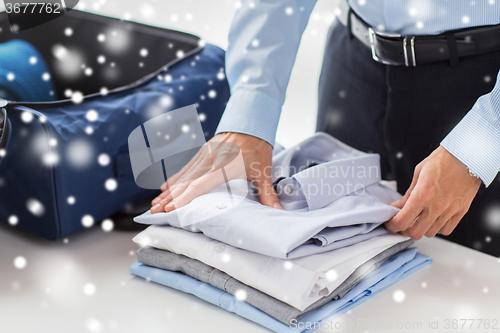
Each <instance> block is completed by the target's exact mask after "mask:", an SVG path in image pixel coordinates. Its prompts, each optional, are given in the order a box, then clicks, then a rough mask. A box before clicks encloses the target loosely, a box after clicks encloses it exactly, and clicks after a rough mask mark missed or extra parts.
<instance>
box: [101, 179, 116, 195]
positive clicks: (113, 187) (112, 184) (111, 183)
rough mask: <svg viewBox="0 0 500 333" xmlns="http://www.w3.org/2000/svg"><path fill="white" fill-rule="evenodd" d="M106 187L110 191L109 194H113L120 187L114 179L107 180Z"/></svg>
mask: <svg viewBox="0 0 500 333" xmlns="http://www.w3.org/2000/svg"><path fill="white" fill-rule="evenodd" d="M104 187H105V188H106V190H108V191H109V192H113V191H114V190H116V189H117V187H118V182H117V181H116V179H113V178H109V179H107V180H106V181H105V182H104Z"/></svg>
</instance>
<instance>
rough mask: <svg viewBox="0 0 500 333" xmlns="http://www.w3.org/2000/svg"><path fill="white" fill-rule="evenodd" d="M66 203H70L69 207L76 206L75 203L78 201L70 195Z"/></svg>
mask: <svg viewBox="0 0 500 333" xmlns="http://www.w3.org/2000/svg"><path fill="white" fill-rule="evenodd" d="M66 202H67V203H68V205H74V204H75V202H76V199H75V197H74V196H72V195H70V196H69V197H68V198H67V199H66Z"/></svg>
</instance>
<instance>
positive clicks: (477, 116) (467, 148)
mask: <svg viewBox="0 0 500 333" xmlns="http://www.w3.org/2000/svg"><path fill="white" fill-rule="evenodd" d="M441 146H443V147H444V148H445V149H446V150H448V151H449V152H450V153H451V154H452V155H453V156H455V157H456V158H458V159H459V160H460V161H461V162H462V163H464V164H465V165H466V166H468V167H469V168H470V169H471V170H472V171H474V172H475V173H476V175H478V176H479V178H481V180H482V181H483V183H484V184H485V185H486V186H489V185H490V184H491V183H492V182H493V180H494V179H495V177H496V175H497V173H498V171H499V170H500V72H499V74H498V77H497V81H496V84H495V87H494V88H493V90H492V91H491V92H490V93H489V94H486V95H483V96H481V97H480V98H479V99H478V100H477V102H476V104H474V106H473V107H472V109H471V110H470V111H469V112H468V113H467V114H466V115H465V117H464V118H463V119H462V120H461V121H460V122H459V123H458V124H457V126H455V128H454V129H453V130H452V131H451V132H450V133H449V134H448V135H447V136H446V137H445V138H444V139H443V141H442V142H441Z"/></svg>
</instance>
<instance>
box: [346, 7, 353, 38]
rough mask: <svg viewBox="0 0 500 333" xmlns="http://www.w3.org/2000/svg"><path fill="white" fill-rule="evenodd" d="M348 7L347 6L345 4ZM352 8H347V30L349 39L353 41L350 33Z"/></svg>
mask: <svg viewBox="0 0 500 333" xmlns="http://www.w3.org/2000/svg"><path fill="white" fill-rule="evenodd" d="M347 5H348V6H349V4H347ZM351 16H352V8H351V6H349V10H348V11H347V30H348V32H349V39H353V38H354V35H353V33H352V19H351Z"/></svg>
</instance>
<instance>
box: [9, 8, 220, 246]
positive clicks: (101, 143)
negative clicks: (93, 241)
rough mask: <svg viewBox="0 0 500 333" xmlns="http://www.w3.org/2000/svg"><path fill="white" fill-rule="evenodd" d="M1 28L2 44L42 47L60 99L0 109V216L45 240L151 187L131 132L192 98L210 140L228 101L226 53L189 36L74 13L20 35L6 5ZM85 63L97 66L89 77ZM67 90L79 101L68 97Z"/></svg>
mask: <svg viewBox="0 0 500 333" xmlns="http://www.w3.org/2000/svg"><path fill="white" fill-rule="evenodd" d="M68 28H70V29H71V31H72V34H71V37H68V35H67V34H65V31H67V29H68ZM0 29H1V30H0V31H3V33H1V34H0V43H3V42H6V41H9V40H12V39H20V40H24V41H27V42H29V43H31V44H32V45H33V46H34V47H35V48H36V49H37V50H38V51H39V52H40V54H41V55H42V56H43V57H44V59H45V60H46V61H47V65H48V67H49V69H50V72H51V74H50V75H51V78H52V81H53V84H54V87H55V94H56V95H57V96H59V100H57V101H55V102H19V101H8V102H5V103H4V104H5V105H3V106H0V107H1V108H2V109H3V111H4V112H6V113H7V115H8V122H9V123H10V131H9V132H10V142H8V144H7V143H6V142H2V144H4V145H6V149H5V151H6V154H5V156H4V157H3V160H2V161H1V164H0V220H2V221H5V222H7V221H9V222H10V223H11V224H17V225H18V226H20V227H22V228H25V229H27V230H30V231H32V232H34V233H36V234H38V235H40V236H42V237H45V238H48V239H58V238H61V237H66V236H68V235H70V234H72V233H74V232H76V231H78V230H80V229H82V228H84V227H85V226H89V225H91V224H92V222H95V223H97V222H99V221H100V220H102V219H104V218H106V217H108V216H109V215H111V214H113V213H115V212H118V211H120V210H122V209H123V208H124V207H125V206H126V205H128V204H131V203H134V202H137V201H139V200H141V199H144V198H147V197H148V196H151V195H153V194H154V193H155V192H154V191H151V190H145V189H142V188H139V187H138V186H137V185H136V184H135V182H134V178H133V175H132V169H131V165H130V160H129V155H128V147H127V138H128V135H129V134H130V132H131V131H132V130H133V129H135V128H136V127H137V126H139V125H141V124H142V123H144V122H145V121H147V120H149V119H151V118H153V117H155V116H157V115H159V114H162V113H165V112H167V111H169V110H173V109H177V108H180V107H184V106H186V105H191V104H195V105H196V107H197V110H198V114H199V116H200V120H202V122H201V124H202V128H203V131H204V132H205V136H206V139H207V140H208V139H209V138H210V137H212V136H213V134H214V131H215V129H216V126H217V124H218V122H219V120H220V117H221V115H222V112H223V110H224V108H225V105H226V103H227V100H228V98H229V86H228V84H227V81H226V79H225V76H224V72H223V71H224V51H223V50H222V49H220V48H218V47H216V46H213V45H203V43H202V42H200V39H199V38H198V37H196V36H193V35H189V34H186V33H182V32H178V31H173V30H168V29H163V28H158V27H152V26H147V25H143V24H138V23H135V22H125V21H122V20H118V19H114V18H110V17H104V16H99V15H95V14H90V13H86V12H81V11H76V10H71V11H69V12H68V13H67V14H65V15H63V16H61V17H59V18H57V19H55V20H53V21H50V22H48V23H46V24H43V25H41V26H38V27H36V28H33V29H28V30H25V31H21V32H19V33H16V34H13V33H11V32H10V28H9V25H8V19H7V16H6V13H5V12H4V13H0ZM101 36H104V37H101ZM116 36H118V37H120V36H121V37H120V38H121V39H120V38H118V39H117V40H116V41H114V42H113V43H114V44H113V45H112V47H109V45H107V44H106V43H105V42H103V39H105V40H108V41H112V40H113V37H116ZM110 43H111V42H110ZM54 45H62V46H64V47H65V48H66V49H67V50H72V51H74V52H75V54H77V55H79V56H80V58H81V59H82V65H81V67H82V73H79V72H78V73H77V74H78V75H73V76H71V75H67V74H68V73H65V72H64V70H61V68H60V64H59V63H58V61H57V59H55V56H54ZM144 50H146V51H144ZM56 53H57V52H56ZM101 56H104V57H105V58H106V59H107V60H106V62H105V63H104V65H103V64H102V63H101V62H102V57H101ZM58 66H59V67H58ZM84 67H85V68H93V73H92V75H86V74H88V72H87V73H86V72H85V70H84ZM34 79H37V78H34ZM68 89H69V90H71V91H72V92H73V95H72V96H73V100H72V99H70V98H66V97H64V96H66V95H67V94H68ZM76 91H78V92H81V96H80V97H79V99H80V100H79V101H76V103H75V99H74V97H75V93H74V92H76ZM89 111H91V112H90V113H89Z"/></svg>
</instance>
